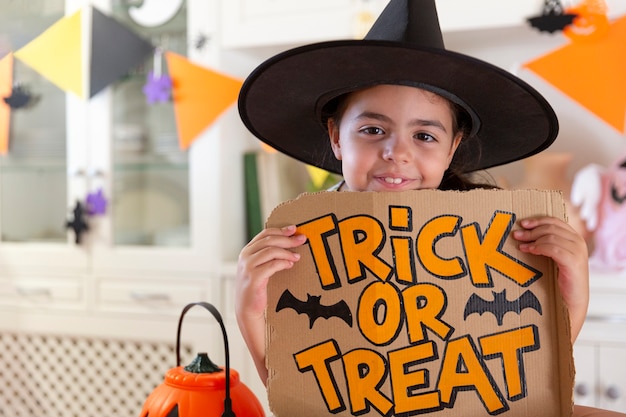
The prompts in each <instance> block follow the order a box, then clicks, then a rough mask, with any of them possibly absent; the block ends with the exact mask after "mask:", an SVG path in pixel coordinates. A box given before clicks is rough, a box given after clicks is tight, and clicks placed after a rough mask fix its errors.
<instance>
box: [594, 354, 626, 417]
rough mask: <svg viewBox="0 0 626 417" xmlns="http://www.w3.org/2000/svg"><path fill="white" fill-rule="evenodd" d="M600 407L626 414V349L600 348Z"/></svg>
mask: <svg viewBox="0 0 626 417" xmlns="http://www.w3.org/2000/svg"><path fill="white" fill-rule="evenodd" d="M599 352H600V355H599V367H598V381H599V384H598V390H599V391H598V397H599V398H598V406H599V407H600V408H604V409H607V410H614V411H621V412H626V360H624V357H625V356H626V347H625V346H615V347H612V346H601V347H599Z"/></svg>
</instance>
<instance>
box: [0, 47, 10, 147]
mask: <svg viewBox="0 0 626 417" xmlns="http://www.w3.org/2000/svg"><path fill="white" fill-rule="evenodd" d="M12 92H13V54H11V53H9V54H7V55H6V56H4V57H3V58H2V59H0V155H6V154H7V152H8V151H9V127H10V126H11V107H10V106H9V105H8V104H7V103H6V102H5V101H4V100H3V99H4V98H5V97H9V96H10V95H11V93H12Z"/></svg>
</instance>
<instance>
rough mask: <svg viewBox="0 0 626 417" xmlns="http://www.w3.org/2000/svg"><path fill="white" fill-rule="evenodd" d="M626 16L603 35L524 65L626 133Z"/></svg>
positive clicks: (565, 47)
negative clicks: (625, 43) (625, 42)
mask: <svg viewBox="0 0 626 417" xmlns="http://www.w3.org/2000/svg"><path fill="white" fill-rule="evenodd" d="M624 39H626V16H625V17H622V18H620V19H618V20H616V21H614V22H613V23H611V25H610V27H609V28H608V29H607V30H606V33H604V34H603V36H601V37H593V38H589V39H587V40H583V39H575V40H574V42H572V43H570V44H568V45H566V46H564V47H562V48H560V49H557V50H556V51H553V52H551V53H549V54H547V55H544V56H542V57H539V58H538V59H535V60H533V61H530V62H528V63H526V64H525V65H524V66H525V67H526V68H528V69H530V70H531V71H533V72H535V73H536V74H537V75H539V76H540V77H542V78H543V79H545V80H546V81H547V82H549V83H551V84H552V85H554V86H555V87H556V88H558V89H559V90H561V91H562V92H563V93H564V94H566V95H568V96H569V97H570V98H572V99H573V100H575V101H577V102H578V103H579V104H581V105H582V106H583V107H585V108H587V109H588V110H589V111H591V112H592V113H594V114H595V115H596V116H598V117H599V118H600V119H602V120H604V121H605V122H606V123H608V124H609V125H611V126H612V127H614V128H615V129H617V130H618V131H619V132H622V133H624V131H625V128H626V127H625V121H626V94H620V93H619V92H623V91H626V70H625V68H626V48H624Z"/></svg>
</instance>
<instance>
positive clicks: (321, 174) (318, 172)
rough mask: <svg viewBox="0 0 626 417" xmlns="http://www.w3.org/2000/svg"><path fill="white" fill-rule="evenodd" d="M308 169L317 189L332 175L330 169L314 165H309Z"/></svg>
mask: <svg viewBox="0 0 626 417" xmlns="http://www.w3.org/2000/svg"><path fill="white" fill-rule="evenodd" d="M306 170H307V171H308V173H309V177H310V178H311V181H312V182H313V186H314V187H315V189H319V188H321V187H322V186H323V185H324V183H325V182H326V180H327V179H328V176H329V175H330V173H329V172H328V171H325V170H323V169H321V168H318V167H314V166H313V165H307V166H306Z"/></svg>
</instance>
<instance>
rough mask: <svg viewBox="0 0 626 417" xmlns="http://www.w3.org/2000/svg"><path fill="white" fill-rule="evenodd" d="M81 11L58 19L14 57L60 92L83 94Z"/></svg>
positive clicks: (81, 95) (80, 95)
mask: <svg viewBox="0 0 626 417" xmlns="http://www.w3.org/2000/svg"><path fill="white" fill-rule="evenodd" d="M81 13H82V12H81V11H80V10H79V11H78V12H76V13H74V14H73V15H71V16H66V17H63V18H61V19H59V20H58V21H57V22H56V23H55V24H53V25H52V26H50V27H49V28H48V29H46V30H45V31H44V32H43V33H42V34H41V35H39V36H38V37H37V38H35V39H33V40H32V41H31V42H29V43H27V44H26V45H25V46H24V47H22V48H21V49H19V50H18V51H16V52H15V57H16V58H17V59H19V60H20V61H22V62H24V63H25V64H26V65H28V66H30V67H31V68H33V69H34V70H35V71H37V72H38V73H39V74H41V75H42V76H43V77H45V78H47V79H48V80H49V81H51V82H52V83H54V84H55V85H57V86H58V87H59V88H60V89H62V90H63V91H71V92H73V93H74V94H76V95H78V96H79V97H81V98H82V97H83V71H82V51H81V44H82V40H81Z"/></svg>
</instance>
